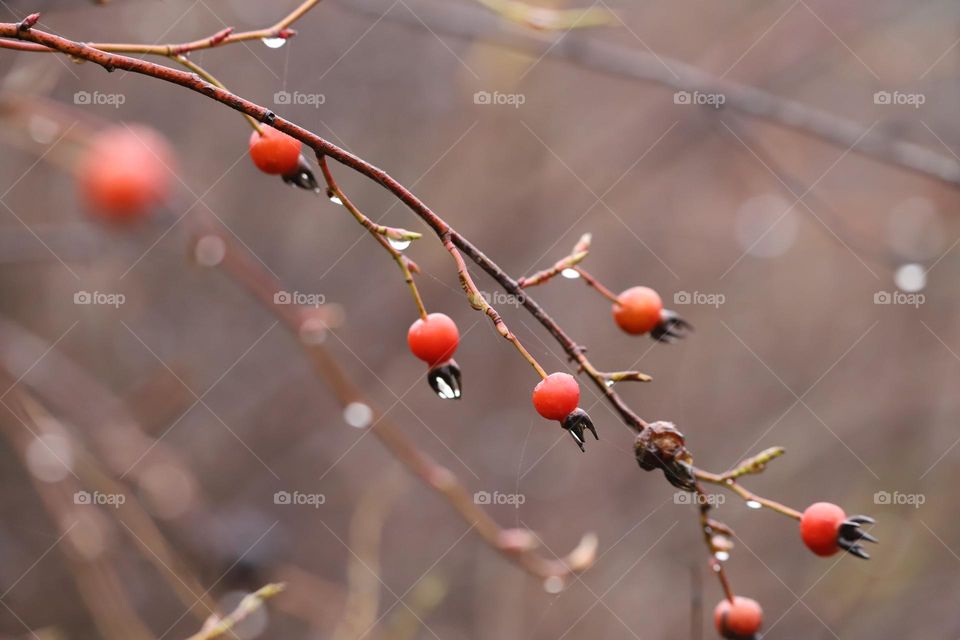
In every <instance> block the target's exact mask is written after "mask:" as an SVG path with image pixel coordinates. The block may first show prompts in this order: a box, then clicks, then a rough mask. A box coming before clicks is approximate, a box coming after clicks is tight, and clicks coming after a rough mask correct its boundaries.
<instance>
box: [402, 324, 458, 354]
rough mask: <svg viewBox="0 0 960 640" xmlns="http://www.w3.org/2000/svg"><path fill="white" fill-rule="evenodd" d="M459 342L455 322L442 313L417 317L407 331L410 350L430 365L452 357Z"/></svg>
mask: <svg viewBox="0 0 960 640" xmlns="http://www.w3.org/2000/svg"><path fill="white" fill-rule="evenodd" d="M459 343H460V332H459V331H457V324H456V323H455V322H454V321H453V320H451V319H450V317H449V316H447V315H445V314H442V313H431V314H430V315H428V316H427V317H426V318H420V319H418V320H417V321H416V322H414V323H413V324H412V325H410V330H409V331H407V344H408V345H410V351H412V352H413V355H415V356H417V357H418V358H420V359H421V360H423V361H424V362H426V363H427V364H429V365H430V366H431V367H435V366H437V365H438V364H442V363H444V362H446V361H447V360H449V359H450V358H452V357H453V352H454V351H456V350H457V345H458V344H459Z"/></svg>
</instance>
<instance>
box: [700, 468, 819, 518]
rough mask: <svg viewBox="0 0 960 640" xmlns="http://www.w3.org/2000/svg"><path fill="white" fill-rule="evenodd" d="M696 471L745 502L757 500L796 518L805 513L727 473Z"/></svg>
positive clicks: (702, 478) (701, 478) (701, 476)
mask: <svg viewBox="0 0 960 640" xmlns="http://www.w3.org/2000/svg"><path fill="white" fill-rule="evenodd" d="M694 473H695V475H696V476H697V479H698V480H702V481H704V482H709V483H710V484H715V485H717V486H720V487H725V488H727V489H729V490H730V491H732V492H733V493H735V494H737V495H738V496H740V497H741V498H743V500H744V501H745V502H756V503H757V504H759V505H761V506H762V507H765V508H767V509H770V510H771V511H776V512H777V513H780V514H783V515H785V516H787V517H789V518H793V519H794V520H799V519H800V518H801V517H803V514H802V513H800V512H799V511H797V510H796V509H792V508H790V507H788V506H786V505H784V504H781V503H779V502H777V501H775V500H770V499H768V498H764V497H763V496H758V495H757V494H755V493H753V492H752V491H750V490H748V489H747V488H745V487H744V486H742V485H740V484H739V483H738V482H737V481H736V480H735V479H733V478H730V477H727V475H726V474H716V473H710V472H709V471H704V470H703V469H694Z"/></svg>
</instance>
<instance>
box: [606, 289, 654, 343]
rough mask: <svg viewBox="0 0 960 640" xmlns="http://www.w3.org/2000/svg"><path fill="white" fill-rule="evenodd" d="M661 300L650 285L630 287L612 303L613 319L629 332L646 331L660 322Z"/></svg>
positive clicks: (635, 333) (637, 333)
mask: <svg viewBox="0 0 960 640" xmlns="http://www.w3.org/2000/svg"><path fill="white" fill-rule="evenodd" d="M662 310H663V301H662V300H660V295H659V294H658V293H657V292H656V291H654V290H653V289H651V288H650V287H631V288H630V289H627V290H626V291H624V292H623V293H621V294H620V295H619V296H617V301H616V302H615V303H613V319H614V320H616V322H617V325H618V326H619V327H620V328H621V329H623V330H624V331H626V332H627V333H629V334H633V335H639V334H641V333H647V332H648V331H650V330H652V329H653V328H654V327H656V326H657V325H658V324H660V312H661V311H662Z"/></svg>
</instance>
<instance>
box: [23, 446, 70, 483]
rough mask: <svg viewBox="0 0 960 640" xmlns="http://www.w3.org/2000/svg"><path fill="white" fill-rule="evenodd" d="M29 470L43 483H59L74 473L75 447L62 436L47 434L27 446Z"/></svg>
mask: <svg viewBox="0 0 960 640" xmlns="http://www.w3.org/2000/svg"><path fill="white" fill-rule="evenodd" d="M26 458H27V468H28V469H29V470H30V473H32V474H33V475H34V477H36V478H37V479H39V480H42V481H43V482H59V481H61V480H63V479H64V478H66V477H67V475H68V474H70V473H73V446H72V445H71V444H70V441H69V440H67V439H66V438H64V437H63V436H60V435H55V434H46V435H42V436H39V437H37V438H34V439H33V440H32V441H31V442H30V444H29V445H27V455H26Z"/></svg>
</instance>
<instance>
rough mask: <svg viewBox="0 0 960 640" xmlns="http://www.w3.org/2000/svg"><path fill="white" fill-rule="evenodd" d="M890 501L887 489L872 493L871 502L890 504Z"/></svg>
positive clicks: (890, 497)
mask: <svg viewBox="0 0 960 640" xmlns="http://www.w3.org/2000/svg"><path fill="white" fill-rule="evenodd" d="M892 501H893V500H892V496H891V495H890V492H889V491H877V492H876V493H875V494H873V504H890V503H891V502H892Z"/></svg>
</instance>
